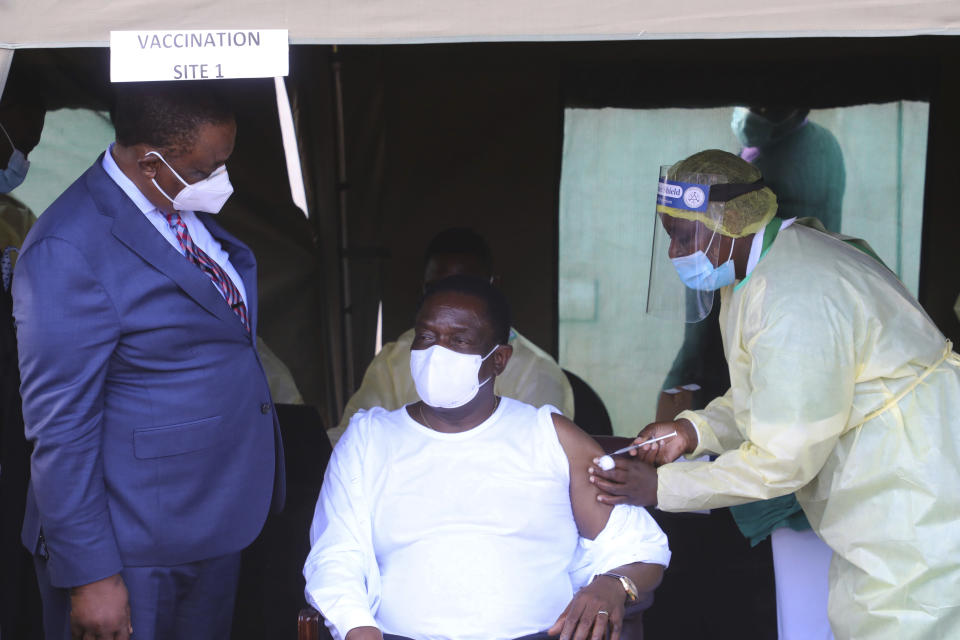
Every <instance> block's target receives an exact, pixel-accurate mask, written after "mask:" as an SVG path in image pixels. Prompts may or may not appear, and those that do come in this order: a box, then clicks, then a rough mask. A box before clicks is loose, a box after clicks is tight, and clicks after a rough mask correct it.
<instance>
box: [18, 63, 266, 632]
mask: <svg viewBox="0 0 960 640" xmlns="http://www.w3.org/2000/svg"><path fill="white" fill-rule="evenodd" d="M113 120H114V126H115V128H116V142H115V143H114V144H112V145H110V147H109V148H108V149H107V150H106V152H105V153H104V154H103V155H101V156H100V157H99V158H98V159H97V160H96V162H94V164H93V166H92V167H90V169H88V170H87V171H86V173H84V174H83V175H82V176H81V177H80V178H79V179H78V180H77V181H76V182H74V183H73V184H72V185H71V186H70V187H69V188H68V189H67V190H66V191H65V192H64V193H63V195H61V196H60V197H59V198H58V199H57V200H56V201H55V202H54V203H53V204H52V205H51V206H50V208H48V209H47V210H46V211H45V212H44V213H43V215H41V216H40V219H39V220H38V221H37V223H36V224H35V225H34V226H33V229H31V231H30V233H29V235H28V236H27V240H26V242H25V243H24V246H23V250H22V252H21V254H20V258H19V261H18V263H17V271H16V277H15V279H14V286H13V299H14V316H15V318H16V326H17V337H18V340H19V356H20V369H21V375H22V383H21V394H22V396H23V413H24V422H25V425H26V434H27V437H28V438H29V439H30V440H31V441H32V442H33V444H34V450H33V454H32V459H31V472H32V473H31V478H30V489H29V493H28V496H27V511H26V518H25V522H24V527H23V533H22V538H21V539H22V541H23V544H24V545H25V546H26V547H27V549H28V550H29V551H30V552H31V553H32V554H33V555H34V563H35V566H36V572H37V579H38V582H39V585H40V592H41V596H42V598H43V617H44V620H43V626H44V631H45V634H46V638H47V640H67V639H70V638H74V639H76V638H85V639H86V638H112V639H115V640H126V639H127V638H129V637H131V634H132V635H133V637H135V638H136V639H137V640H160V639H163V640H166V639H168V638H177V639H181V638H191V639H197V640H213V639H226V638H228V637H229V635H230V623H231V617H232V612H233V605H234V596H235V592H236V585H237V576H238V572H239V564H240V551H241V550H242V549H243V548H244V547H246V546H247V545H249V544H250V543H251V542H252V541H253V540H254V539H255V538H256V537H257V535H258V533H259V532H260V530H261V527H262V526H263V523H264V521H265V519H266V517H267V512H268V511H269V509H270V507H271V505H272V506H273V507H274V508H275V509H279V508H280V507H281V506H282V504H283V500H284V470H283V453H282V445H281V442H280V436H279V428H278V424H277V418H276V412H275V410H274V407H273V403H272V401H271V398H270V391H269V388H268V385H267V378H266V376H265V374H264V371H263V367H262V366H261V363H260V358H259V356H258V354H257V350H256V346H255V342H254V337H255V336H256V329H257V297H256V296H257V280H256V261H255V259H254V256H253V254H252V253H251V251H250V250H249V249H248V248H247V247H246V246H244V245H243V244H242V243H240V242H239V241H238V240H237V239H236V238H234V237H233V236H231V235H229V234H228V233H227V232H226V231H224V230H223V228H222V227H221V226H220V225H219V224H218V223H217V221H216V217H215V215H214V214H216V213H217V212H219V211H220V208H221V207H222V205H223V204H224V202H225V201H226V200H227V198H228V197H229V196H230V194H231V193H232V191H233V187H232V185H231V184H230V181H229V177H228V175H227V170H226V162H227V159H228V158H229V157H230V154H231V153H232V151H233V147H234V141H235V138H236V125H235V121H234V118H233V115H232V112H231V110H230V108H229V106H228V105H227V104H226V102H225V100H224V98H223V97H222V96H221V95H220V94H219V93H218V90H217V88H216V86H214V85H210V84H208V83H203V82H189V83H160V82H157V83H145V84H142V85H141V84H124V85H119V86H118V87H117V89H116V101H115V105H114V111H113Z"/></svg>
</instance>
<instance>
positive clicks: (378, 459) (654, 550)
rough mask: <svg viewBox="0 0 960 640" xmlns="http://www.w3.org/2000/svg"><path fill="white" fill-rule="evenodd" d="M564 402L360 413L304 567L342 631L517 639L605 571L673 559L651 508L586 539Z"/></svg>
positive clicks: (339, 457)
mask: <svg viewBox="0 0 960 640" xmlns="http://www.w3.org/2000/svg"><path fill="white" fill-rule="evenodd" d="M552 413H559V411H558V410H557V409H555V408H554V407H551V406H549V405H547V406H545V407H543V408H541V409H539V410H538V409H536V408H534V407H532V406H530V405H527V404H524V403H522V402H519V401H516V400H511V399H509V398H503V399H502V400H501V402H500V406H499V407H498V408H497V410H496V411H495V412H494V413H493V415H492V416H490V418H488V419H487V420H486V421H485V422H483V423H482V424H480V425H478V426H477V427H475V428H473V429H471V430H469V431H466V432H463V433H456V434H449V433H440V432H437V431H434V430H433V429H429V428H427V427H425V426H423V425H421V424H419V423H418V422H416V421H415V420H413V419H412V418H410V416H409V415H408V414H407V411H406V408H401V409H398V410H396V411H391V412H387V411H385V410H384V409H380V408H375V409H372V410H370V411H361V412H359V413H358V414H357V415H356V416H355V417H354V418H353V420H352V421H351V423H350V426H349V428H348V429H347V431H346V433H345V434H344V436H343V438H342V439H341V441H340V442H339V443H338V444H337V447H336V449H335V450H334V454H333V457H332V458H331V461H330V464H329V466H328V468H327V474H326V477H325V478H324V484H323V488H322V490H321V494H320V499H319V501H318V503H317V510H316V513H315V515H314V521H313V526H312V527H311V531H310V539H311V544H312V548H311V551H310V555H309V556H308V558H307V562H306V566H305V567H304V575H305V577H306V579H307V586H306V593H307V597H308V599H309V600H310V601H311V602H312V603H313V604H314V605H315V606H316V607H317V608H318V609H319V610H320V611H321V612H322V613H323V615H324V617H325V618H326V619H327V621H328V625H329V626H330V627H331V631H332V632H333V633H334V635H335V637H339V638H342V637H343V636H345V635H346V633H347V632H348V631H349V630H350V629H352V628H355V627H358V626H377V627H379V628H380V629H381V630H382V631H384V632H385V633H395V634H399V635H405V636H409V637H413V638H417V639H418V640H420V639H424V640H426V639H437V640H440V639H450V638H456V639H457V640H472V639H476V640H496V639H497V638H513V637H517V636H522V635H525V634H528V633H534V632H537V631H542V630H544V629H546V628H548V627H549V626H550V625H551V624H552V623H553V622H554V621H555V620H556V618H557V616H559V615H560V613H561V612H562V611H563V609H564V608H565V607H566V605H567V604H568V603H569V602H570V599H571V598H572V597H573V594H574V592H575V591H576V589H578V588H579V587H580V586H582V585H583V584H585V583H586V582H588V581H589V580H590V578H591V577H592V576H593V575H594V574H596V573H600V572H602V571H606V570H609V569H612V568H614V567H617V566H620V565H623V564H628V563H630V562H638V561H646V562H655V563H659V564H663V565H666V564H667V562H668V561H669V555H670V552H669V549H668V548H667V544H666V537H665V536H664V535H663V532H662V531H661V530H660V529H659V527H657V525H656V523H655V522H654V521H653V519H652V518H651V517H650V515H649V514H648V513H647V512H646V510H644V509H641V508H636V507H622V508H621V507H618V508H617V509H615V510H614V514H612V515H611V518H610V521H609V522H608V525H607V527H606V528H605V529H604V531H603V532H601V534H600V535H599V536H598V537H597V539H596V540H593V541H590V540H583V539H581V538H580V536H579V534H578V532H577V526H576V522H575V521H574V518H573V512H572V507H571V504H570V478H569V463H568V460H567V457H566V454H565V452H564V451H563V448H562V447H561V445H560V442H559V439H558V437H557V433H556V428H555V427H554V425H553V420H552V418H551V414H552ZM585 472H586V470H584V473H585Z"/></svg>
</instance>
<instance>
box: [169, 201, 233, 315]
mask: <svg viewBox="0 0 960 640" xmlns="http://www.w3.org/2000/svg"><path fill="white" fill-rule="evenodd" d="M163 217H165V218H166V219H167V224H169V225H170V228H171V229H173V232H174V233H175V234H176V236H177V241H178V242H179V243H180V247H181V248H182V249H183V251H184V253H185V254H186V256H187V259H188V260H189V261H190V262H192V263H193V264H195V265H197V266H198V267H199V268H200V271H203V272H204V273H205V274H207V275H208V276H210V279H211V280H213V284H215V285H216V286H217V289H219V290H220V293H221V294H223V297H224V299H225V300H226V301H227V304H229V305H230V308H231V309H233V312H234V313H236V314H237V316H238V317H239V318H240V322H242V323H243V326H244V328H245V329H246V330H247V332H248V333H249V332H250V319H249V318H248V317H247V305H245V304H244V303H243V298H242V297H241V296H240V290H239V289H237V286H236V285H235V284H234V283H233V280H231V279H230V276H228V275H227V273H226V272H225V271H224V270H223V269H222V268H220V265H218V264H217V263H216V262H215V261H214V260H213V259H212V258H211V257H210V256H208V255H207V254H206V253H205V252H204V250H203V249H201V248H200V247H198V246H197V245H195V244H194V243H193V240H192V239H191V238H190V232H189V231H187V225H186V224H184V222H183V219H182V218H181V217H180V214H179V213H177V212H173V213H164V214H163Z"/></svg>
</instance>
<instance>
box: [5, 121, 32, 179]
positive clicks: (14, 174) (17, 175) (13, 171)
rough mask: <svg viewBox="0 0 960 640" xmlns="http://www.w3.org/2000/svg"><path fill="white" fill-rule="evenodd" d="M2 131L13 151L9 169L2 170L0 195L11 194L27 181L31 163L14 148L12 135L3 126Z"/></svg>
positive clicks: (8, 164)
mask: <svg viewBox="0 0 960 640" xmlns="http://www.w3.org/2000/svg"><path fill="white" fill-rule="evenodd" d="M0 131H3V135H5V136H7V140H10V148H12V149H13V153H11V154H10V160H9V161H8V162H7V168H6V169H0V193H10V192H11V191H13V190H14V189H16V188H17V187H19V186H20V185H21V184H23V181H24V180H26V179H27V169H29V168H30V162H29V161H28V160H27V156H25V155H24V154H23V152H22V151H20V150H19V149H17V148H16V147H15V146H14V144H13V140H11V138H10V134H8V133H7V130H6V129H4V127H3V125H2V124H0Z"/></svg>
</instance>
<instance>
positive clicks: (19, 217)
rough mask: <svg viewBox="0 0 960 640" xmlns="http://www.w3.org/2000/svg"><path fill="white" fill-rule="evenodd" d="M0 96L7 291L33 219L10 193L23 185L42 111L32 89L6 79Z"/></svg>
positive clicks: (1, 247) (0, 209) (0, 220)
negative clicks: (4, 87) (4, 88)
mask: <svg viewBox="0 0 960 640" xmlns="http://www.w3.org/2000/svg"><path fill="white" fill-rule="evenodd" d="M8 84H9V86H7V88H6V90H5V91H4V92H3V95H2V97H0V254H2V255H0V270H2V275H3V288H4V290H7V291H9V290H10V282H11V278H12V274H13V265H14V264H15V263H16V258H17V251H18V250H19V249H20V246H21V245H22V244H23V240H24V238H26V237H27V232H28V231H29V230H30V227H31V226H33V223H34V222H36V220H37V218H36V216H35V215H34V214H33V212H32V211H31V210H30V208H29V207H27V205H25V204H23V203H22V202H20V201H19V200H17V199H16V198H15V197H14V196H12V195H11V193H12V192H13V191H14V190H15V189H16V188H17V187H19V186H20V185H21V184H23V181H24V180H26V178H27V171H28V170H29V169H30V161H29V160H28V159H27V157H28V156H29V155H30V152H31V151H33V148H34V147H36V146H37V143H39V142H40V133H41V132H42V131H43V121H44V119H45V116H46V109H45V107H44V104H43V99H42V97H41V96H40V95H39V94H38V93H37V92H36V91H35V90H33V89H32V88H30V87H28V86H23V83H19V84H20V85H21V86H18V82H17V81H16V78H13V77H12V78H10V81H9V83H8Z"/></svg>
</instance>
